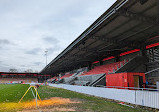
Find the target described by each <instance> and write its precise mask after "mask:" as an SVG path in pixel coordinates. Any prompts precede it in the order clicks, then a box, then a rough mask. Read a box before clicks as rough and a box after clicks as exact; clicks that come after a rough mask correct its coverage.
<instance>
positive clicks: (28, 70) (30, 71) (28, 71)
mask: <svg viewBox="0 0 159 112" xmlns="http://www.w3.org/2000/svg"><path fill="white" fill-rule="evenodd" d="M24 72H25V73H33V70H32V69H27V70H25V71H24Z"/></svg>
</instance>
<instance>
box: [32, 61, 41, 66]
mask: <svg viewBox="0 0 159 112" xmlns="http://www.w3.org/2000/svg"><path fill="white" fill-rule="evenodd" d="M41 64H43V63H42V62H35V63H34V65H37V66H38V65H41Z"/></svg>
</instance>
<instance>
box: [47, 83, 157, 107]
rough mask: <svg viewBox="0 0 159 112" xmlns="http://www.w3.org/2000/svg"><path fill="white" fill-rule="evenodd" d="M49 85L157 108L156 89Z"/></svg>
mask: <svg viewBox="0 0 159 112" xmlns="http://www.w3.org/2000/svg"><path fill="white" fill-rule="evenodd" d="M49 86H51V87H57V88H63V89H67V90H70V91H75V92H79V93H84V94H88V95H93V96H98V97H102V98H107V99H113V100H118V101H123V102H127V103H131V104H136V105H141V106H146V107H151V108H156V109H159V92H158V91H141V90H126V89H113V88H102V87H88V86H77V85H66V84H49Z"/></svg>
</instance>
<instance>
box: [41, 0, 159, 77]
mask: <svg viewBox="0 0 159 112" xmlns="http://www.w3.org/2000/svg"><path fill="white" fill-rule="evenodd" d="M158 10H159V0H117V2H115V3H114V4H113V5H112V6H111V7H110V8H109V9H108V10H107V11H106V12H105V13H104V14H103V15H101V16H100V17H99V18H98V19H97V20H96V21H95V22H94V23H93V24H92V25H91V26H90V27H89V28H87V29H86V30H85V31H84V32H83V33H82V34H81V35H80V36H79V37H78V38H77V39H75V40H74V41H73V42H72V43H71V44H70V45H69V46H68V47H67V48H66V49H65V50H64V51H63V52H61V53H60V54H59V55H58V56H57V57H56V58H55V59H53V60H52V61H51V62H50V63H49V64H48V65H47V66H46V67H45V68H44V69H43V70H42V71H41V72H40V73H41V74H54V73H58V72H63V71H69V70H73V69H75V68H78V67H84V66H86V65H88V63H92V62H94V61H99V60H102V59H103V58H107V57H110V56H117V55H119V54H121V53H122V52H126V51H129V50H132V49H143V48H145V46H146V45H149V44H152V43H155V42H157V41H158V37H159V36H158V35H159V31H158V29H159V25H158V24H159V12H158Z"/></svg>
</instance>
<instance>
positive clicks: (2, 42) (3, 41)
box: [0, 39, 11, 45]
mask: <svg viewBox="0 0 159 112" xmlns="http://www.w3.org/2000/svg"><path fill="white" fill-rule="evenodd" d="M2 44H3V45H8V44H11V42H10V41H9V40H7V39H0V45H2Z"/></svg>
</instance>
